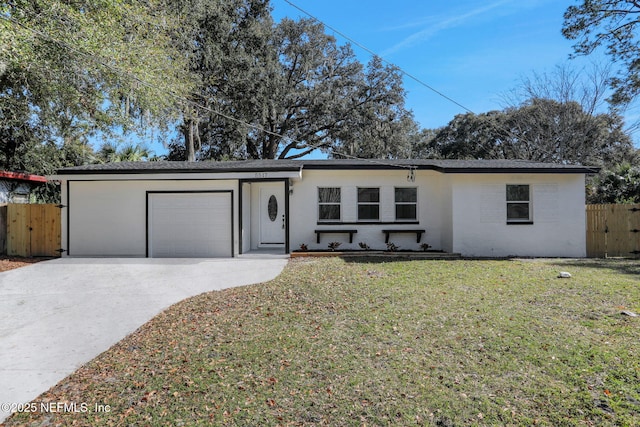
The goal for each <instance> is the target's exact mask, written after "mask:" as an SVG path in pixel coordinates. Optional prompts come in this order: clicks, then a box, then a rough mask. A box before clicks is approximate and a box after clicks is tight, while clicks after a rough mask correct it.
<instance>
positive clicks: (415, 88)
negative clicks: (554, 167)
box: [272, 0, 593, 128]
mask: <svg viewBox="0 0 640 427" xmlns="http://www.w3.org/2000/svg"><path fill="white" fill-rule="evenodd" d="M291 2H292V3H293V4H295V5H296V6H298V7H299V8H300V9H303V10H304V11H306V12H309V14H311V15H313V16H314V17H316V18H317V19H319V20H320V21H322V22H324V23H325V24H326V25H328V26H330V27H333V28H335V29H336V30H338V31H340V32H341V33H344V34H345V35H347V36H348V37H349V38H351V39H353V40H355V41H357V42H358V43H360V44H362V45H364V46H365V47H367V48H368V49H370V50H372V51H374V52H376V53H377V54H379V55H380V56H382V57H383V58H385V59H386V60H388V61H389V62H391V63H393V64H395V65H397V66H399V67H400V68H402V69H403V70H404V71H405V72H407V73H409V74H411V75H413V76H415V77H417V78H418V79H419V80H421V81H422V82H424V83H426V84H428V85H429V86H431V87H433V88H435V89H437V90H438V91H440V92H442V93H444V94H445V95H447V96H448V97H450V98H452V99H454V100H455V101H457V102H458V103H460V104H462V105H463V106H465V107H467V108H468V109H470V110H471V111H473V112H474V113H483V112H487V111H490V110H495V109H502V108H503V107H504V101H503V100H502V95H504V94H505V93H506V92H508V91H509V90H510V89H513V88H514V87H516V86H517V85H518V82H519V81H520V80H521V79H522V78H523V77H526V76H530V75H531V73H532V72H533V71H537V72H545V71H548V72H551V71H552V69H553V68H554V67H555V66H556V65H560V64H563V63H566V62H567V61H568V57H569V54H570V53H572V47H571V46H572V42H571V41H569V40H566V39H565V38H564V37H563V36H562V34H561V28H562V22H563V13H564V11H565V10H566V9H567V7H568V6H570V5H573V4H577V3H578V1H577V0H576V1H570V0H494V1H491V0H490V1H479V0H458V1H434V0H427V1H425V0H422V1H418V0H395V1H393V2H391V1H388V0H386V1H382V0H367V1H360V0H291ZM272 5H273V16H274V18H275V19H276V20H278V19H281V18H282V17H284V16H287V17H290V18H294V19H295V18H300V17H305V16H307V15H304V14H303V13H302V12H300V11H299V10H298V9H296V8H295V7H292V6H291V5H289V4H288V3H287V2H286V1H285V0H272ZM326 31H327V32H328V33H330V34H331V33H333V32H332V31H331V30H330V29H327V30H326ZM334 35H335V36H336V38H337V39H338V41H339V43H340V44H344V43H346V42H348V40H346V39H344V38H342V37H341V36H340V35H338V34H334ZM353 49H354V51H355V53H356V54H357V55H358V57H359V59H360V60H361V61H362V62H367V61H368V60H369V59H370V57H371V55H370V54H369V53H368V52H366V51H364V50H362V49H360V48H358V47H357V46H353ZM592 60H593V59H592V58H579V59H576V60H572V62H573V63H575V65H576V67H578V68H579V67H582V66H585V65H586V64H588V62H590V61H592ZM405 89H406V90H407V91H408V96H407V108H409V109H411V110H413V112H414V114H415V118H416V120H417V121H418V122H419V123H420V125H421V127H423V128H437V127H440V126H444V125H446V124H447V123H448V122H449V121H450V120H451V119H453V117H454V116H455V115H456V114H460V113H464V112H465V110H464V109H462V108H461V107H459V106H457V105H455V104H454V103H452V102H450V101H447V100H446V99H444V98H442V97H440V96H439V95H437V94H435V93H434V92H432V91H430V90H429V89H427V88H425V87H424V86H422V85H420V84H419V83H416V82H414V81H413V80H411V79H409V78H405Z"/></svg>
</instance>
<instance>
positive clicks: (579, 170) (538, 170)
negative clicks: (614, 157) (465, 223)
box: [441, 167, 600, 175]
mask: <svg viewBox="0 0 640 427" xmlns="http://www.w3.org/2000/svg"><path fill="white" fill-rule="evenodd" d="M599 171H600V168H595V167H594V168H592V167H574V168H562V167H559V168H535V167H533V168H482V169H481V168H477V169H476V168H445V169H443V170H441V172H443V173H555V174H568V173H579V174H582V173H584V174H588V175H591V174H597V173H598V172H599Z"/></svg>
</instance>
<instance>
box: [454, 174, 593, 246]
mask: <svg viewBox="0 0 640 427" xmlns="http://www.w3.org/2000/svg"><path fill="white" fill-rule="evenodd" d="M451 182H452V184H451V197H452V215H451V218H452V234H453V239H452V247H451V250H452V251H454V252H459V253H461V254H463V255H467V256H498V257H502V256H553V257H584V256H586V236H585V226H586V224H585V221H586V219H585V210H584V206H585V196H584V175H580V174H566V175H565V174H531V175H524V174H456V175H451ZM507 184H529V185H530V186H531V209H532V222H533V223H532V224H517V225H516V224H507V221H506V185H507Z"/></svg>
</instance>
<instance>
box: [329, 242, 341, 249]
mask: <svg viewBox="0 0 640 427" xmlns="http://www.w3.org/2000/svg"><path fill="white" fill-rule="evenodd" d="M341 244H342V243H340V242H331V243H329V246H328V247H329V249H331V250H332V251H335V250H336V249H338V248H339V247H340V245H341Z"/></svg>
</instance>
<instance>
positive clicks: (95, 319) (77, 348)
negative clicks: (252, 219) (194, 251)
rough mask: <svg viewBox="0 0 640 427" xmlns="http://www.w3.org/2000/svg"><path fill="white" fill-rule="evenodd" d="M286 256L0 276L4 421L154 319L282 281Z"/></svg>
mask: <svg viewBox="0 0 640 427" xmlns="http://www.w3.org/2000/svg"><path fill="white" fill-rule="evenodd" d="M286 263H287V260H286V259H285V258H284V257H269V256H268V255H266V256H263V257H259V256H253V257H247V258H235V259H205V260H203V259H138V258H129V259H96V258H65V259H57V260H52V261H45V262H40V263H37V264H34V265H31V266H28V267H23V268H19V269H16V270H11V271H7V272H4V273H0V422H2V420H4V419H5V418H6V417H7V416H8V415H9V412H7V411H6V409H7V404H9V405H11V404H14V405H15V404H19V403H26V402H30V401H32V400H33V399H35V398H36V397H38V396H39V395H40V394H41V393H43V392H45V391H47V390H48V389H49V388H51V387H52V386H54V385H55V384H56V383H58V382H59V381H60V380H62V379H63V378H65V377H66V376H68V375H69V374H71V373H73V372H74V371H75V370H76V369H77V368H79V367H80V366H82V365H83V364H85V363H87V362H89V361H90V360H91V359H93V358H94V357H96V356H97V355H98V354H100V353H102V352H103V351H105V350H107V349H108V348H110V347H111V346H112V345H114V344H115V343H117V342H118V341H120V340H121V339H122V338H124V337H125V336H127V335H128V334H130V333H132V332H133V331H135V330H136V329H137V328H138V327H140V326H141V325H143V324H144V323H145V322H147V321H148V320H149V319H151V318H152V317H153V316H155V315H156V314H158V313H159V312H161V311H162V310H164V309H165V308H167V307H169V306H170V305H172V304H175V303H176V302H178V301H181V300H183V299H185V298H188V297H190V296H193V295H198V294H200V293H203V292H208V291H214V290H221V289H225V288H231V287H235V286H243V285H249V284H253V283H259V282H264V281H268V280H271V279H273V278H274V277H276V276H277V275H278V274H280V272H281V271H282V269H283V268H284V266H285V265H286Z"/></svg>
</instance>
